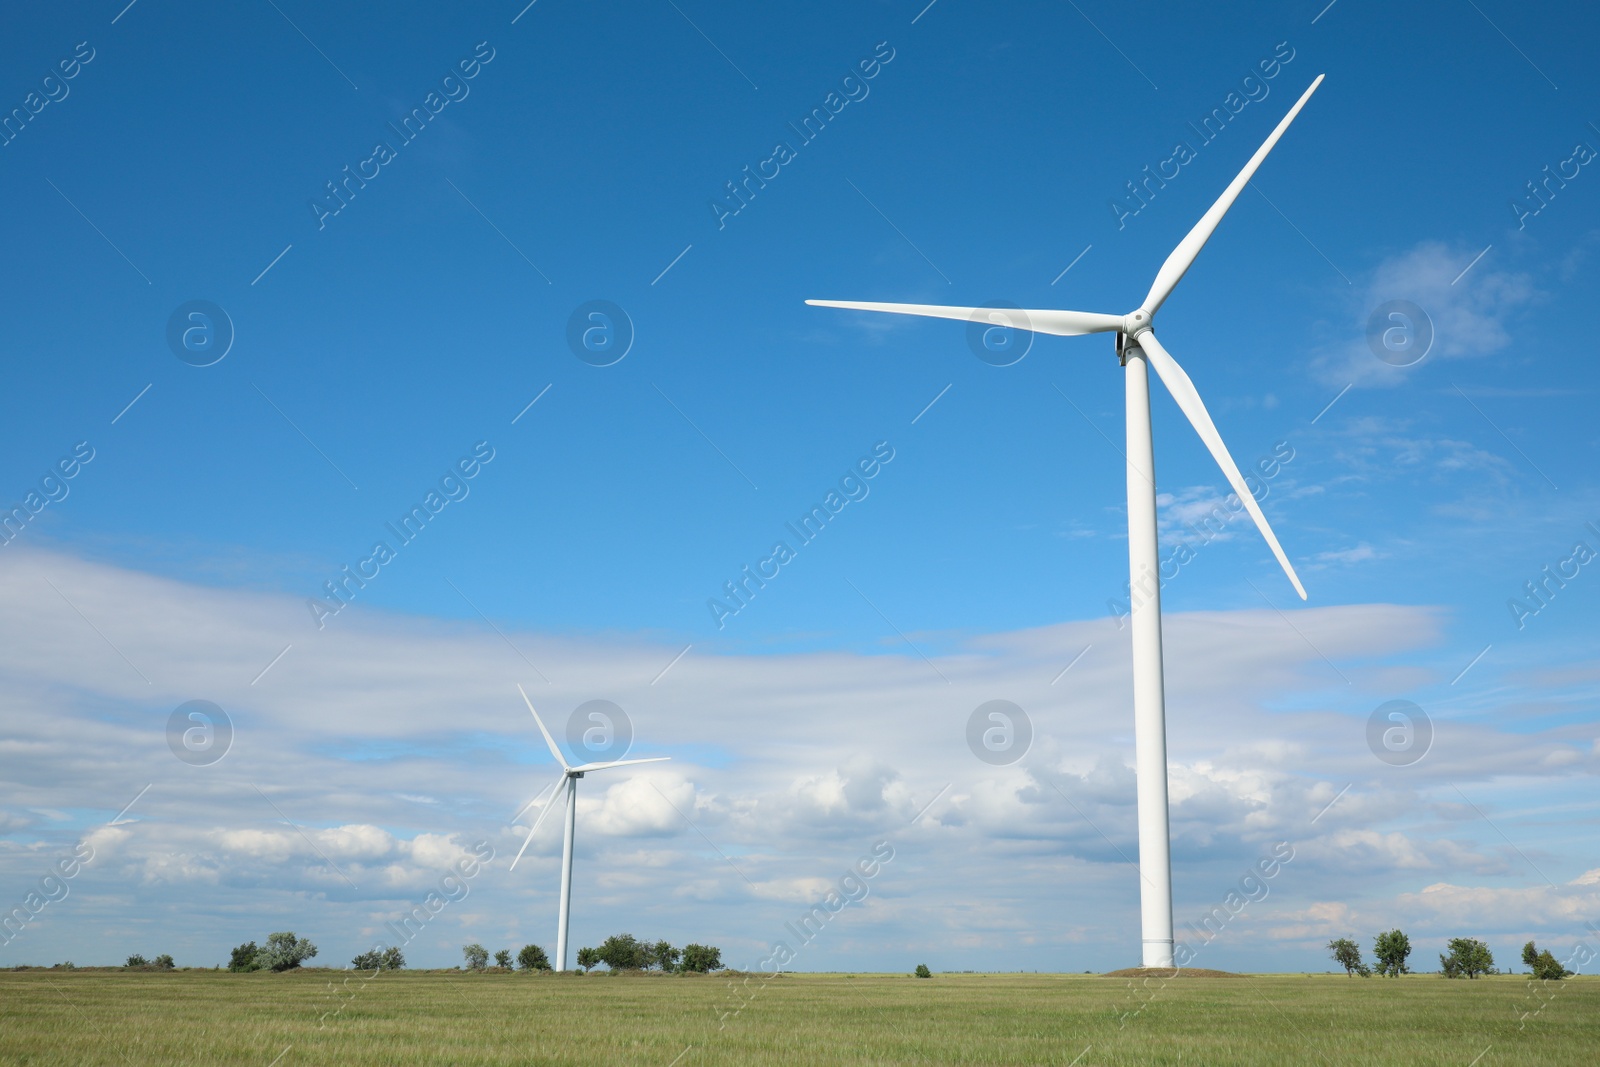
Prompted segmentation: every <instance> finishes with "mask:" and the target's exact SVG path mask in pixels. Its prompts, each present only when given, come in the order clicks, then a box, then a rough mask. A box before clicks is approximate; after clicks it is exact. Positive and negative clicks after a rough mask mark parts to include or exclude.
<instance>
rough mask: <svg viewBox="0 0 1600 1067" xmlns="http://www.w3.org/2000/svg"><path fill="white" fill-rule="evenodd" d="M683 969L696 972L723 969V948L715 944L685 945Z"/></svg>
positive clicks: (703, 972) (702, 972) (701, 972)
mask: <svg viewBox="0 0 1600 1067" xmlns="http://www.w3.org/2000/svg"><path fill="white" fill-rule="evenodd" d="M683 969H684V970H686V971H692V972H694V973H696V974H705V973H707V972H709V971H719V970H721V969H722V950H721V949H720V948H717V947H716V946H715V945H694V944H689V945H685V946H683Z"/></svg>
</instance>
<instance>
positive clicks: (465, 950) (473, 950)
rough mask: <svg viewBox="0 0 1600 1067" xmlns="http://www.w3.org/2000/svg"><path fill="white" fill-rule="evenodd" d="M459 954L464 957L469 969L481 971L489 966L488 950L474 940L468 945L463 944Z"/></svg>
mask: <svg viewBox="0 0 1600 1067" xmlns="http://www.w3.org/2000/svg"><path fill="white" fill-rule="evenodd" d="M461 955H462V956H464V957H466V960H467V970H469V971H481V970H484V969H485V968H487V967H488V966H489V950H488V949H486V948H484V947H483V946H482V945H480V944H478V943H477V942H476V941H474V942H473V943H472V944H470V945H463V946H462V947H461Z"/></svg>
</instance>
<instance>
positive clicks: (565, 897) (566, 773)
mask: <svg viewBox="0 0 1600 1067" xmlns="http://www.w3.org/2000/svg"><path fill="white" fill-rule="evenodd" d="M517 692H519V693H522V702H523V703H524V704H527V705H528V710H529V711H533V701H531V700H529V699H528V694H527V693H526V692H524V691H523V688H522V686H521V685H520V684H519V685H518V686H517ZM533 721H534V722H536V723H538V724H539V732H540V733H541V734H543V735H544V743H545V744H546V745H549V746H550V754H551V755H552V756H554V757H555V758H556V762H557V763H559V764H561V777H560V778H559V779H557V782H556V785H557V786H562V785H564V786H565V787H566V804H567V833H566V838H565V840H564V842H563V844H562V846H561V915H560V918H559V919H558V921H557V926H556V970H558V971H564V970H566V969H567V920H568V918H569V917H570V916H571V914H572V834H573V831H574V830H575V829H576V828H577V822H578V779H579V778H582V777H583V776H584V775H585V774H588V773H589V772H590V771H605V770H610V769H611V768H612V767H627V766H629V765H631V764H634V763H660V762H661V761H662V760H669V759H671V758H672V757H671V756H650V757H647V758H645V759H619V760H611V761H610V762H608V763H583V764H579V765H578V766H576V767H574V766H572V765H571V764H570V763H568V762H567V758H566V757H565V756H563V755H562V754H561V749H559V748H558V747H556V742H555V738H553V737H551V736H550V731H549V730H546V729H545V728H544V720H543V719H541V718H539V713H538V712H537V711H533ZM543 795H544V790H542V789H541V790H540V791H539V792H538V793H537V794H535V795H534V798H533V800H530V801H528V802H527V803H526V804H524V805H523V806H522V811H519V812H517V814H516V815H513V816H512V818H513V819H515V818H517V816H518V815H521V814H522V813H523V812H524V811H527V810H528V809H529V808H531V807H533V805H534V801H537V800H538V799H539V797H541V796H543ZM555 799H556V797H555V793H554V792H552V793H551V794H550V801H549V802H548V803H546V804H545V806H544V810H543V811H541V812H540V813H539V818H538V819H537V820H535V822H534V824H533V828H532V829H531V830H529V831H528V837H527V840H525V841H523V842H522V847H521V848H519V849H517V858H516V859H514V860H512V861H511V870H513V871H514V870H516V869H517V860H520V859H522V854H523V853H524V852H526V851H528V845H529V844H530V843H532V841H533V835H534V834H536V833H538V832H539V825H540V824H541V823H543V822H544V817H545V816H546V815H548V814H550V809H551V808H553V807H555Z"/></svg>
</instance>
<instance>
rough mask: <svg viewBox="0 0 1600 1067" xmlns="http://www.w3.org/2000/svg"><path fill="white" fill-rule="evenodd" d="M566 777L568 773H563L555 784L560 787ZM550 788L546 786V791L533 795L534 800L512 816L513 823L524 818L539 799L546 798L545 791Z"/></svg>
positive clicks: (542, 790)
mask: <svg viewBox="0 0 1600 1067" xmlns="http://www.w3.org/2000/svg"><path fill="white" fill-rule="evenodd" d="M566 777H567V775H566V772H565V771H563V772H562V773H561V777H560V778H557V779H556V780H555V784H556V785H560V784H561V783H562V782H563V781H565V780H566ZM549 788H550V787H549V786H545V788H544V789H541V790H539V791H538V792H537V793H535V794H533V799H532V800H530V801H528V802H527V803H526V804H524V805H522V807H520V808H518V809H517V813H516V814H515V815H513V816H511V821H512V822H516V821H517V820H518V819H520V818H522V816H523V815H524V814H526V813H527V810H528V809H529V808H531V807H533V806H534V805H535V804H537V803H539V798H540V797H542V796H544V794H545V791H546V790H548V789H549Z"/></svg>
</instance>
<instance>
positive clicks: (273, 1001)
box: [0, 970, 1600, 1067]
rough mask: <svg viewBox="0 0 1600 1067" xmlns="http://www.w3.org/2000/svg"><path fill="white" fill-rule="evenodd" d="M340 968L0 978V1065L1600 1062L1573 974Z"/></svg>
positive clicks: (1598, 1006) (1597, 995)
mask: <svg viewBox="0 0 1600 1067" xmlns="http://www.w3.org/2000/svg"><path fill="white" fill-rule="evenodd" d="M352 975H353V972H348V971H304V972H299V973H289V974H282V975H274V974H228V973H226V972H215V971H178V972H173V973H152V972H121V971H114V970H107V971H88V970H85V971H43V970H34V971H22V972H0V1064H4V1065H11V1064H29V1065H46V1064H49V1065H56V1064H59V1065H71V1067H94V1065H99V1064H105V1065H113V1064H116V1065H126V1064H218V1063H227V1064H254V1065H260V1067H267V1065H268V1064H271V1063H273V1062H274V1057H277V1056H279V1054H280V1053H284V1050H285V1049H287V1050H288V1051H287V1053H284V1054H283V1056H282V1059H281V1060H279V1061H278V1063H279V1065H280V1067H295V1065H298V1064H311V1063H315V1064H337V1065H340V1067H365V1065H369V1064H370V1065H374V1067H376V1065H386V1067H387V1065H399V1067H403V1065H410V1064H460V1065H479V1064H529V1063H539V1064H544V1063H551V1064H599V1063H606V1064H612V1063H627V1064H645V1065H649V1064H659V1065H661V1067H666V1065H668V1064H672V1063H674V1062H675V1061H676V1062H677V1063H678V1064H679V1065H680V1067H696V1065H702V1064H769V1063H770V1064H777V1063H783V1064H805V1063H819V1064H820V1063H827V1064H929V1063H933V1064H949V1063H973V1064H978V1063H984V1064H988V1063H1006V1064H1038V1063H1053V1064H1071V1063H1074V1062H1076V1063H1078V1064H1080V1065H1081V1067H1089V1065H1091V1064H1129V1065H1133V1064H1139V1065H1146V1064H1180V1063H1181V1064H1190V1065H1198V1064H1260V1065H1262V1067H1269V1065H1270V1067H1279V1065H1282V1064H1288V1063H1327V1064H1338V1065H1340V1067H1344V1065H1358V1064H1407V1065H1412V1064H1448V1065H1453V1067H1468V1065H1469V1064H1472V1063H1474V1062H1475V1061H1476V1062H1477V1063H1478V1064H1479V1067H1493V1065H1498V1064H1505V1063H1528V1064H1534V1063H1537V1064H1540V1065H1554V1064H1584V1065H1586V1067H1588V1065H1592V1064H1594V1063H1595V1062H1596V1061H1597V1060H1600V982H1597V981H1595V980H1594V979H1592V978H1577V979H1571V980H1568V981H1567V982H1565V983H1551V984H1550V985H1549V986H1548V987H1547V988H1545V989H1544V990H1543V991H1542V993H1539V994H1535V993H1534V992H1533V991H1532V990H1531V989H1530V985H1529V982H1528V980H1527V979H1526V978H1522V977H1496V978H1482V979H1478V980H1476V981H1465V980H1459V981H1447V980H1445V979H1443V978H1440V977H1438V976H1435V975H1414V976H1410V977H1406V978H1401V979H1378V978H1373V979H1367V980H1362V979H1349V978H1345V977H1344V976H1342V975H1340V976H1328V975H1308V976H1303V975H1252V976H1243V977H1236V978H1211V979H1207V978H1179V979H1176V980H1173V981H1169V982H1166V983H1165V984H1163V983H1161V982H1159V981H1149V982H1148V983H1141V982H1139V981H1133V982H1130V981H1128V980H1126V979H1117V978H1101V977H1090V976H1086V975H1084V976H1080V975H1035V974H1020V975H937V976H935V977H934V978H933V979H931V980H919V979H915V978H911V977H909V976H906V977H901V976H896V975H787V976H784V977H781V978H777V979H773V980H766V979H764V978H762V977H759V976H750V977H749V979H748V987H746V991H745V992H743V993H742V994H736V993H735V992H734V990H733V988H732V987H731V986H730V979H729V977H728V976H726V975H721V976H709V977H692V976H691V977H675V976H673V977H668V976H653V977H650V976H647V977H610V976H604V975H593V976H587V977H585V976H579V975H566V976H560V977H558V976H554V975H536V976H530V975H523V974H493V973H491V974H478V975H470V974H460V973H454V972H439V971H434V972H393V973H385V974H381V975H379V976H377V977H375V978H373V979H372V980H371V981H369V982H366V983H365V984H363V983H362V982H361V981H360V980H359V977H352ZM346 978H350V979H351V980H350V983H349V984H350V987H351V989H352V990H353V993H352V994H350V995H348V996H347V997H346V998H345V1000H344V1008H343V1010H342V1011H341V1012H339V1013H338V1014H336V1015H329V1016H327V1017H326V1018H324V1017H323V1016H324V1013H326V1012H333V1011H335V1010H336V1009H337V1008H338V1007H339V1002H338V1001H335V1000H334V999H332V997H331V995H330V993H329V990H328V983H329V982H330V981H335V982H338V981H343V980H344V979H346ZM1541 1002H1542V1003H1543V1005H1544V1006H1543V1010H1542V1011H1539V1012H1538V1014H1536V1015H1531V1016H1530V1017H1528V1018H1527V1019H1526V1020H1523V1019H1522V1015H1523V1013H1524V1012H1534V1011H1535V1010H1536V1009H1538V1008H1539V1006H1540V1004H1541ZM741 1003H743V1005H744V1006H743V1009H742V1010H738V1009H739V1005H740V1004H741ZM724 1016H725V1017H724ZM1519 1027H1520V1028H1519ZM685 1050H687V1051H685ZM1485 1050H1487V1052H1486V1051H1485ZM1480 1054H1482V1056H1481V1058H1478V1057H1479V1056H1480ZM680 1056H681V1059H679V1058H678V1057H680ZM1075 1057H1079V1058H1077V1059H1076V1061H1075Z"/></svg>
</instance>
